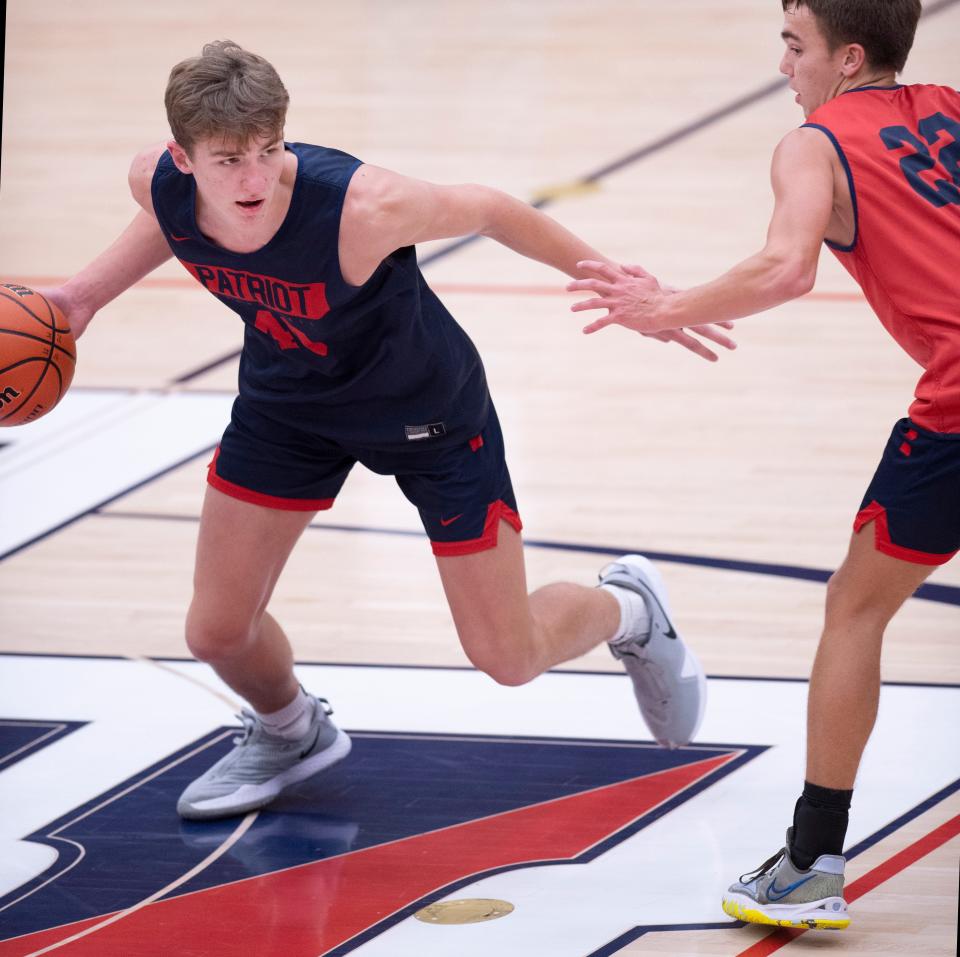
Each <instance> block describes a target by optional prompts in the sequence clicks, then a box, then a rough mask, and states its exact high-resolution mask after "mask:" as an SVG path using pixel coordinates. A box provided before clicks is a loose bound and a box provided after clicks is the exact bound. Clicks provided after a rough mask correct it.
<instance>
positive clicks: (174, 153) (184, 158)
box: [167, 140, 193, 176]
mask: <svg viewBox="0 0 960 957" xmlns="http://www.w3.org/2000/svg"><path fill="white" fill-rule="evenodd" d="M167 149H168V150H170V157H171V158H172V159H173V164H174V166H176V167H177V169H178V170H180V172H181V173H186V174H187V175H188V176H192V175H193V167H192V166H191V165H190V157H189V156H188V155H187V151H186V150H185V149H184V148H183V147H182V146H181V145H180V144H179V143H178V142H177V141H176V140H167Z"/></svg>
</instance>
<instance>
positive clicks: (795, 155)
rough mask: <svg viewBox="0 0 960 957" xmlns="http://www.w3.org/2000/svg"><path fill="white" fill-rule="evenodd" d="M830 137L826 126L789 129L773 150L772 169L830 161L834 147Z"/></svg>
mask: <svg viewBox="0 0 960 957" xmlns="http://www.w3.org/2000/svg"><path fill="white" fill-rule="evenodd" d="M830 137H831V133H830V131H829V130H828V129H827V128H826V127H822V126H818V125H815V124H810V125H805V126H800V127H798V128H797V129H795V130H791V131H790V132H789V133H787V135H786V136H784V138H783V139H782V140H780V142H779V143H778V144H777V148H776V149H775V150H774V152H773V167H774V169H784V170H786V171H789V170H790V169H791V168H796V167H798V166H807V165H810V164H819V163H822V162H825V161H828V162H832V159H833V155H834V148H833V144H832V143H831V141H830Z"/></svg>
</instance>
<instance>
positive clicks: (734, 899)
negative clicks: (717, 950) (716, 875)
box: [723, 894, 850, 930]
mask: <svg viewBox="0 0 960 957" xmlns="http://www.w3.org/2000/svg"><path fill="white" fill-rule="evenodd" d="M723 911H724V913H725V914H728V915H729V916H730V917H733V918H735V919H736V920H742V921H746V923H748V924H767V925H771V926H774V927H801V928H806V929H807V930H846V929H847V927H849V926H850V916H849V915H848V914H847V904H846V901H844V899H843V898H842V897H827V898H824V899H823V900H819V901H810V902H809V903H807V904H759V903H757V901H755V900H753V898H751V897H747V896H746V895H745V894H731V895H730V896H729V897H724V898H723Z"/></svg>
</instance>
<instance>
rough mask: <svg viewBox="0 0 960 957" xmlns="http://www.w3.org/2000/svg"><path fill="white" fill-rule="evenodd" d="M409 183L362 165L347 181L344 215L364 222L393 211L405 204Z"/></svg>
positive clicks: (386, 170)
mask: <svg viewBox="0 0 960 957" xmlns="http://www.w3.org/2000/svg"><path fill="white" fill-rule="evenodd" d="M412 182H414V181H412V180H409V179H408V178H407V177H405V176H401V175H400V174H399V173H393V172H391V171H390V170H388V169H382V168H381V167H379V166H370V165H369V164H367V163H362V164H361V165H360V166H358V167H357V169H356V172H354V174H353V178H352V179H351V180H350V186H349V188H348V190H347V197H346V202H345V203H344V212H345V213H346V212H349V213H350V214H351V215H357V216H362V217H364V218H366V219H375V218H380V217H382V216H384V215H389V214H390V213H392V212H396V211H397V210H398V209H400V208H401V207H402V206H403V205H404V203H405V202H406V201H407V198H408V196H409V193H410V189H411V186H410V184H411V183H412Z"/></svg>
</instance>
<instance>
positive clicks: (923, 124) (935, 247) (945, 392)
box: [804, 85, 960, 432]
mask: <svg viewBox="0 0 960 957" xmlns="http://www.w3.org/2000/svg"><path fill="white" fill-rule="evenodd" d="M804 125H805V126H811V127H814V128H816V129H819V130H822V131H823V132H824V133H825V134H826V135H827V136H829V137H830V140H831V141H832V142H833V145H834V147H835V148H836V150H837V152H838V153H839V155H840V161H841V163H842V164H843V167H844V169H845V170H846V174H847V180H848V183H849V186H850V195H851V197H852V200H853V213H854V221H855V224H856V227H855V233H854V238H853V243H852V244H851V245H850V246H838V245H836V244H835V243H830V242H828V245H829V246H830V248H831V249H832V250H833V252H834V253H835V255H836V256H837V258H838V259H839V260H840V262H841V263H843V265H844V267H845V268H846V269H847V271H848V272H849V273H850V275H851V276H853V278H854V279H856V281H857V282H858V283H859V284H860V287H861V288H862V289H863V292H864V295H865V296H866V297H867V301H868V302H869V303H870V305H871V306H872V307H873V309H874V311H875V312H876V313H877V315H878V316H879V317H880V321H881V322H882V323H883V325H884V326H885V327H886V329H887V331H888V332H889V333H890V334H891V335H892V336H893V338H894V339H896V340H897V342H898V343H900V345H901V346H902V347H903V348H904V349H905V350H906V351H907V352H908V353H909V354H910V356H912V357H913V358H914V359H915V360H916V361H917V362H918V363H920V365H921V366H923V369H924V373H923V375H922V376H921V377H920V381H919V382H918V383H917V389H916V393H915V395H916V399H915V401H914V402H913V404H912V405H911V406H910V418H911V419H912V420H913V421H914V422H915V423H916V424H917V425H919V426H921V427H923V428H926V429H930V430H931V431H934V432H960V93H958V92H957V91H956V90H952V89H949V88H947V87H942V86H924V85H914V86H897V87H885V88H881V87H863V88H861V89H858V90H850V91H849V92H847V93H843V94H841V95H840V96H837V97H835V98H834V99H832V100H830V101H829V102H828V103H825V104H824V105H823V106H821V107H820V108H819V109H818V110H815V111H814V112H813V113H812V114H811V115H810V116H809V117H808V119H807V122H806V123H805V124H804Z"/></svg>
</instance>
